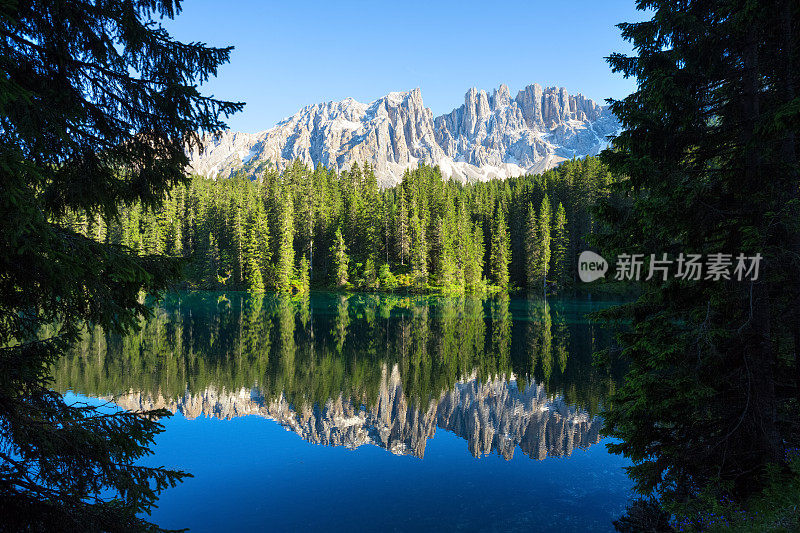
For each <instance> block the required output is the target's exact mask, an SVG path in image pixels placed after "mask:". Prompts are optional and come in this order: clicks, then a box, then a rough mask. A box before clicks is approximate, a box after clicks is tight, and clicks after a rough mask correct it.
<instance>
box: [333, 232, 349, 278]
mask: <svg viewBox="0 0 800 533" xmlns="http://www.w3.org/2000/svg"><path fill="white" fill-rule="evenodd" d="M331 256H332V258H333V282H334V284H335V285H336V286H337V287H344V286H345V285H347V281H348V276H347V266H348V263H349V261H350V259H349V258H348V257H347V247H346V246H345V243H344V236H343V235H342V228H336V233H335V234H334V236H333V246H331Z"/></svg>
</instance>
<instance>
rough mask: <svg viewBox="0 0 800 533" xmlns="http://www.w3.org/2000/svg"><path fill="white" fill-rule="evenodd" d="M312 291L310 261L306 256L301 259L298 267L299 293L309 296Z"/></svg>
mask: <svg viewBox="0 0 800 533" xmlns="http://www.w3.org/2000/svg"><path fill="white" fill-rule="evenodd" d="M310 289H311V279H310V274H309V268H308V259H307V258H306V256H303V257H301V258H300V264H299V265H298V266H297V292H299V293H300V294H308V292H309V290H310Z"/></svg>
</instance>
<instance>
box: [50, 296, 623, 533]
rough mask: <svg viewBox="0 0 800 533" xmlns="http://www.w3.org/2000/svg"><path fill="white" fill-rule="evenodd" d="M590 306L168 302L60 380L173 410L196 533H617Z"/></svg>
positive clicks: (94, 345)
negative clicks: (602, 435) (302, 532)
mask: <svg viewBox="0 0 800 533" xmlns="http://www.w3.org/2000/svg"><path fill="white" fill-rule="evenodd" d="M606 305H608V304H607V303H603V302H593V301H590V300H559V301H552V300H551V301H549V302H546V301H542V300H526V299H517V298H508V297H496V298H492V299H488V300H481V299H477V298H444V297H411V298H408V297H398V296H377V295H351V296H345V295H338V294H327V293H319V294H316V293H315V294H314V295H313V296H312V297H310V298H306V299H291V298H284V297H278V296H275V295H263V296H249V295H246V294H241V293H225V294H223V293H180V294H172V295H170V296H168V297H167V298H166V299H165V300H164V301H163V302H162V303H161V304H160V305H159V307H158V308H157V311H156V315H155V317H154V318H152V319H151V320H149V321H147V322H146V323H145V324H144V326H143V328H142V329H141V331H139V332H137V333H135V334H132V335H129V336H126V337H118V336H114V335H106V334H104V333H103V332H102V331H100V330H95V331H92V332H90V334H89V335H87V336H86V338H85V341H84V342H83V344H82V345H81V346H80V347H79V348H78V349H76V350H75V352H74V353H73V354H72V355H71V356H70V357H67V358H64V359H63V360H62V361H61V362H60V363H59V364H58V366H57V367H56V368H55V369H54V375H55V378H56V386H57V388H58V390H61V391H70V392H69V397H70V398H76V399H80V400H86V398H87V397H88V398H91V400H90V401H108V400H111V401H113V402H114V403H115V404H117V405H119V406H122V407H125V408H128V409H150V408H155V407H166V408H168V409H169V410H171V411H173V412H175V413H176V415H175V416H173V417H172V418H170V419H168V420H166V422H165V425H166V431H165V432H164V433H162V434H161V435H160V436H159V437H158V439H157V444H156V450H155V451H156V453H155V455H154V456H151V457H150V458H148V460H147V462H148V464H153V465H163V466H167V467H172V468H179V469H182V470H186V471H189V472H191V473H192V474H194V476H195V477H194V478H192V479H188V480H187V481H185V482H184V483H182V484H181V485H179V486H178V487H176V488H174V489H170V490H168V491H166V492H165V493H163V495H162V497H161V500H160V502H159V507H158V508H157V509H155V510H154V512H153V516H152V519H153V520H154V521H155V522H156V523H158V524H160V525H161V526H162V527H174V528H181V527H189V528H191V530H192V531H242V530H245V531H253V530H266V531H297V530H302V529H306V530H325V531H330V530H336V531H353V530H364V531H408V530H463V531H611V530H612V529H613V528H612V526H611V520H613V519H614V518H616V517H617V516H618V515H619V514H620V513H621V512H622V510H623V508H624V507H625V504H626V502H627V500H628V498H629V496H630V488H631V483H630V481H629V480H628V478H627V477H626V475H625V473H624V471H623V467H624V466H626V464H627V463H626V462H625V461H624V460H623V459H621V458H619V457H617V456H612V455H610V454H608V452H607V451H606V448H605V445H604V444H605V440H604V439H601V438H600V435H599V430H600V427H601V421H600V420H599V419H598V418H597V416H596V414H597V412H598V410H599V409H600V408H601V407H602V406H603V405H604V404H605V402H607V398H608V395H609V394H610V392H611V391H613V389H614V387H615V383H617V382H618V381H619V379H620V375H619V374H620V372H619V371H617V370H616V369H610V370H600V369H597V368H594V367H592V365H591V353H592V352H593V351H594V350H597V349H599V348H602V347H603V346H604V345H605V344H607V343H608V342H609V334H608V332H606V331H604V330H603V329H602V328H599V327H597V326H596V325H592V324H590V323H589V322H588V321H587V320H586V319H585V314H586V313H587V312H590V311H593V310H596V309H599V308H601V307H604V306H606Z"/></svg>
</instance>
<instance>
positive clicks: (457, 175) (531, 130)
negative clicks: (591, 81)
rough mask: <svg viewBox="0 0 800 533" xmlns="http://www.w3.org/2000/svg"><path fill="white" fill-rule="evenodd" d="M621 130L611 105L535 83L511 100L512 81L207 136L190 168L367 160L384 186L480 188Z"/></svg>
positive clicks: (410, 95) (331, 108)
mask: <svg viewBox="0 0 800 533" xmlns="http://www.w3.org/2000/svg"><path fill="white" fill-rule="evenodd" d="M619 128H620V124H619V122H618V121H617V120H616V117H614V115H613V114H612V113H611V111H610V109H609V108H608V107H607V106H601V105H599V104H597V103H596V102H594V101H593V100H590V99H588V98H586V97H584V96H583V95H581V94H576V95H571V94H569V93H568V92H567V90H566V89H565V88H563V87H561V88H559V87H547V88H544V89H543V88H542V87H541V86H540V85H538V84H533V85H529V86H527V87H525V88H524V89H522V90H521V91H519V92H518V93H517V95H516V97H514V98H513V99H512V98H511V95H510V93H509V89H508V87H507V86H506V85H500V87H499V88H497V89H495V90H493V91H492V92H491V93H487V92H486V91H483V90H477V89H474V88H472V89H470V90H469V91H467V93H466V95H465V96H464V105H462V106H460V107H458V108H456V109H454V110H453V111H451V112H450V113H447V114H444V115H440V116H438V117H434V116H433V113H432V111H431V110H430V109H429V108H427V107H425V106H424V104H423V102H422V91H421V90H420V89H419V88H417V89H414V90H412V91H407V92H392V93H389V94H388V95H386V96H384V97H382V98H379V99H377V100H375V101H374V102H371V103H369V104H363V103H360V102H357V101H356V100H353V99H352V98H347V99H345V100H342V101H339V102H326V103H320V104H314V105H309V106H306V107H304V108H303V109H301V110H300V111H299V112H297V113H296V114H294V115H292V116H291V117H288V118H285V119H283V120H282V121H280V122H279V123H278V124H276V125H275V126H273V127H272V128H270V129H268V130H265V131H262V132H260V133H241V132H232V131H226V132H223V133H221V134H219V135H216V136H207V137H206V138H205V139H204V142H203V150H202V152H201V151H200V150H197V149H195V150H194V151H192V152H191V153H189V158H190V171H191V172H193V173H196V174H200V175H204V176H207V177H211V178H217V177H229V176H231V175H232V174H233V173H235V172H240V171H242V172H244V173H245V174H246V175H248V176H250V177H254V176H255V175H257V174H258V173H259V172H260V171H262V170H263V169H264V168H267V167H273V168H274V167H277V168H278V169H279V170H281V169H283V168H285V167H286V166H287V165H288V164H290V163H291V162H293V161H294V160H298V159H299V160H300V161H302V162H303V163H305V164H306V165H308V166H311V167H314V166H316V165H319V164H322V165H325V166H326V167H328V168H332V169H336V170H339V171H341V170H346V169H349V168H351V167H352V165H354V164H356V163H357V164H359V165H361V164H369V165H371V166H372V167H373V168H374V169H375V173H376V176H377V178H378V183H379V184H380V185H381V186H384V187H385V186H391V185H394V184H396V183H398V182H399V181H400V180H401V179H402V176H403V172H404V171H405V170H406V169H410V168H414V167H416V166H417V165H419V164H420V163H426V164H429V165H438V166H439V167H440V169H441V171H442V174H443V175H444V176H447V177H451V178H453V179H456V180H460V181H465V182H473V181H482V180H488V179H493V178H507V177H511V176H518V175H522V174H533V173H539V172H543V171H545V170H547V169H549V168H553V167H555V166H556V165H558V164H559V163H560V162H561V161H564V160H565V159H570V158H573V157H583V156H586V155H594V154H596V153H598V152H599V151H600V150H602V149H603V148H605V147H606V146H607V145H608V136H609V135H613V134H615V133H617V132H618V131H619Z"/></svg>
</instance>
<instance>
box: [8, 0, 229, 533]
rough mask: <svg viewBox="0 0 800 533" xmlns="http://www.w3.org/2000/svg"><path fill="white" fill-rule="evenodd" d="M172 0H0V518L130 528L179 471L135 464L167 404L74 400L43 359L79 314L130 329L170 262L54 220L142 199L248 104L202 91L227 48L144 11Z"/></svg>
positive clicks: (65, 343)
mask: <svg viewBox="0 0 800 533" xmlns="http://www.w3.org/2000/svg"><path fill="white" fill-rule="evenodd" d="M179 11H180V2H179V1H169V0H165V1H158V0H147V1H137V0H129V1H113V2H105V1H97V2H79V1H77V0H62V1H55V2H53V1H47V2H39V1H31V0H0V213H2V217H0V265H1V266H0V516H2V517H3V518H2V521H3V526H2V527H3V528H8V529H10V530H22V529H25V530H32V531H95V530H104V531H126V530H142V529H145V528H148V527H149V525H148V524H147V522H145V521H144V520H142V519H141V518H139V517H138V516H137V515H140V514H141V513H143V512H147V511H148V509H149V508H150V506H151V504H152V503H153V502H154V501H155V499H156V497H157V494H158V492H160V491H161V490H162V489H164V488H165V487H168V486H170V485H174V484H175V483H176V482H177V481H179V480H180V479H181V478H182V477H184V476H186V474H184V473H182V472H174V471H168V470H164V469H153V468H144V467H141V466H137V465H136V462H137V459H139V458H140V457H141V456H142V455H144V454H146V453H148V446H149V445H150V444H152V442H153V437H154V436H155V435H156V434H157V433H158V432H159V431H160V430H161V426H160V425H159V423H158V422H157V420H156V419H157V417H159V416H163V415H165V414H166V413H164V412H149V413H142V414H134V413H128V412H116V413H108V412H105V411H98V410H97V409H95V408H93V407H88V406H76V405H67V404H66V403H65V401H64V399H63V398H62V397H61V396H60V395H58V394H56V393H54V392H52V391H51V390H50V389H49V383H50V381H49V377H48V375H49V367H50V365H51V364H52V363H54V362H55V361H56V359H57V358H58V357H59V356H61V355H62V354H63V353H64V351H65V350H66V349H68V347H69V346H70V345H71V344H72V343H73V342H75V341H76V340H77V339H78V338H79V337H80V335H81V331H82V329H83V328H84V326H85V325H87V324H89V325H99V326H102V327H103V328H105V329H106V330H107V331H117V332H120V331H124V330H126V329H128V328H130V327H133V326H135V325H136V323H137V321H138V318H140V317H142V316H143V315H146V314H147V313H148V311H147V307H146V306H145V305H144V299H143V296H142V295H143V292H147V293H150V294H158V293H159V291H161V290H163V289H164V288H166V287H167V284H168V283H169V280H170V279H171V278H173V277H174V276H175V275H176V274H177V272H178V265H177V263H176V262H175V261H174V260H173V261H170V260H166V259H163V258H161V257H158V256H137V255H136V254H135V253H134V252H132V251H131V250H130V249H128V248H126V247H124V246H112V245H110V244H105V243H103V242H97V241H95V240H91V239H89V238H87V237H85V236H83V235H82V234H81V233H79V232H78V231H75V230H73V229H72V228H70V227H64V226H63V225H59V224H57V223H56V221H58V220H62V217H63V216H64V215H65V214H67V213H68V212H69V213H79V214H82V215H85V217H86V219H88V220H96V219H98V218H101V219H104V220H106V221H108V220H111V219H114V218H115V217H116V216H117V214H118V209H119V207H120V206H121V205H132V204H138V205H142V206H144V207H145V208H150V207H153V206H155V205H157V204H158V203H159V201H160V200H161V199H162V197H163V195H164V193H165V191H167V190H170V189H171V188H172V187H174V186H175V185H177V184H180V183H184V182H185V177H184V176H185V175H184V168H185V166H186V164H187V157H186V155H185V152H184V149H185V148H186V147H187V145H188V146H194V147H196V146H197V141H198V137H197V136H198V134H200V133H202V132H208V131H217V130H220V129H222V128H223V127H224V124H223V123H222V122H221V121H220V117H224V116H227V115H228V114H230V113H232V112H234V111H237V110H238V109H240V108H241V106H242V104H238V103H230V102H222V101H217V100H214V99H212V98H207V97H204V96H201V95H200V94H199V92H198V91H197V89H196V86H195V83H196V82H197V81H200V82H202V81H204V80H206V79H207V78H208V77H209V76H213V75H215V74H216V70H217V66H218V65H220V64H221V63H225V62H227V60H228V57H229V53H230V49H229V48H221V49H220V48H209V47H206V46H204V45H201V44H184V43H180V42H176V41H174V40H172V39H171V38H170V36H169V35H168V34H167V32H166V31H165V30H164V29H163V28H162V27H161V26H160V25H159V24H158V23H155V22H153V18H154V17H159V16H164V17H168V18H172V17H173V16H175V15H176V14H178V13H179Z"/></svg>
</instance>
